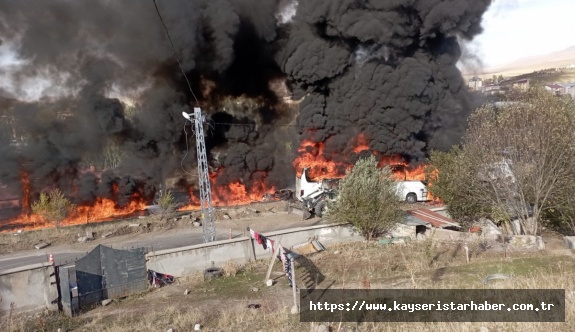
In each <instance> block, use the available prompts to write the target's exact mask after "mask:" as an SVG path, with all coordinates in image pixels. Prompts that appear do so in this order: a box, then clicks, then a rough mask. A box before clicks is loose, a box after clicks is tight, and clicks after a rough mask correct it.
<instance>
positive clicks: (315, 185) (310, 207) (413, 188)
mask: <svg viewBox="0 0 575 332" xmlns="http://www.w3.org/2000/svg"><path fill="white" fill-rule="evenodd" d="M307 171H308V169H307V168H306V169H304V170H303V171H302V174H301V177H297V176H296V181H295V198H296V199H297V200H298V201H300V202H302V203H303V210H304V219H308V218H310V217H311V216H312V215H316V216H318V217H321V216H323V214H324V213H325V212H326V209H327V202H328V201H331V200H334V199H335V197H336V196H337V187H338V185H339V179H323V180H321V181H317V182H316V181H310V180H309V178H308V177H307ZM396 192H397V197H398V199H399V200H400V201H405V202H406V203H410V204H413V203H417V202H426V201H428V200H429V199H428V190H427V186H426V185H425V184H424V183H423V182H422V181H397V185H396Z"/></svg>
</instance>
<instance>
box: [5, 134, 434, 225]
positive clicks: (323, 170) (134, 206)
mask: <svg viewBox="0 0 575 332" xmlns="http://www.w3.org/2000/svg"><path fill="white" fill-rule="evenodd" d="M351 151H352V153H353V154H356V155H359V154H363V155H365V154H366V153H367V154H369V151H370V148H369V144H368V142H367V139H366V138H365V136H364V135H363V134H360V135H359V136H358V137H357V139H356V140H355V142H354V147H353V149H352V150H351ZM371 153H372V154H373V155H375V156H376V158H378V160H379V166H381V167H383V166H387V165H388V166H390V167H391V169H392V171H393V173H394V175H395V177H396V179H397V180H426V174H425V167H426V165H425V164H420V165H417V166H412V165H409V163H408V162H406V161H405V160H404V159H403V158H401V156H398V155H394V156H381V155H379V154H378V153H376V152H371ZM350 157H352V156H350ZM336 159H337V158H334V156H330V155H328V154H327V153H326V152H325V145H324V142H319V143H315V142H312V141H308V140H304V141H303V142H302V143H301V145H300V147H299V149H298V157H297V158H296V159H295V160H294V162H293V166H294V167H295V169H296V171H297V175H298V176H301V173H302V171H303V169H305V168H308V169H309V171H308V177H309V178H310V180H312V181H318V180H321V179H324V178H342V177H344V176H345V172H346V170H347V169H348V168H349V167H351V166H353V165H352V164H351V163H350V162H349V163H348V162H341V161H335V160H336ZM349 159H353V158H349ZM340 160H341V159H340ZM222 171H223V169H221V168H220V169H218V170H216V171H215V172H213V173H211V174H210V183H211V189H212V203H213V205H214V206H232V205H243V204H249V203H252V202H260V201H261V200H262V197H263V196H264V194H272V193H274V192H275V191H276V188H274V187H273V186H269V185H268V184H267V182H266V176H267V174H265V173H262V174H259V175H260V176H259V177H256V176H254V177H255V178H254V179H253V180H252V181H251V183H250V184H249V186H246V184H244V183H242V182H241V181H239V180H238V181H234V182H232V183H228V184H219V183H218V181H217V179H218V177H219V176H220V175H221V173H222ZM20 178H21V185H22V192H23V197H22V201H21V211H22V212H21V214H20V215H19V216H18V217H16V218H14V219H11V220H7V221H5V222H3V225H4V226H3V228H4V229H5V230H10V229H13V228H16V227H17V228H18V229H34V228H42V227H49V226H50V225H51V224H50V223H49V222H48V221H47V220H44V219H43V218H42V217H41V216H39V215H36V214H34V213H32V211H31V201H30V200H31V188H30V179H29V176H28V173H26V172H25V171H22V172H21V174H20ZM112 192H113V193H114V194H118V187H117V185H116V184H113V185H112ZM189 195H190V204H188V205H186V206H184V207H181V208H180V209H179V210H180V211H189V210H198V209H199V208H200V200H199V198H198V197H197V196H196V194H195V193H194V190H193V188H190V189H189ZM432 199H433V200H434V201H438V200H436V199H434V198H433V197H432ZM147 203H149V202H147V201H146V199H144V198H143V197H141V196H140V195H139V194H137V193H135V194H133V195H132V196H131V199H130V201H129V202H128V203H127V204H126V205H124V206H119V205H118V204H117V203H116V202H115V200H113V199H109V198H101V197H99V198H96V200H95V202H94V203H92V204H90V205H77V206H76V207H75V209H74V211H72V212H71V213H70V214H69V216H68V217H67V218H65V219H64V220H62V221H61V222H60V223H59V225H60V226H67V225H75V224H88V223H93V222H101V221H109V220H113V219H118V218H122V217H126V216H132V215H134V214H136V213H138V212H141V211H144V210H145V209H146V205H147Z"/></svg>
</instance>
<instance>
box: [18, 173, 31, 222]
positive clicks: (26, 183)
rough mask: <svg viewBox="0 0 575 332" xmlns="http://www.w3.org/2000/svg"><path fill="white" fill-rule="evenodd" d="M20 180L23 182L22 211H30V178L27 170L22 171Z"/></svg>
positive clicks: (25, 212)
mask: <svg viewBox="0 0 575 332" xmlns="http://www.w3.org/2000/svg"><path fill="white" fill-rule="evenodd" d="M20 182H21V183H22V194H23V195H22V213H24V214H27V213H28V212H29V211H30V179H29V178H28V173H27V172H26V171H21V172H20Z"/></svg>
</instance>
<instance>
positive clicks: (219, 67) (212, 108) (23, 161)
mask: <svg viewBox="0 0 575 332" xmlns="http://www.w3.org/2000/svg"><path fill="white" fill-rule="evenodd" d="M157 2H158V7H159V10H160V12H161V13H162V16H163V19H164V21H165V23H166V25H167V27H168V29H169V31H170V34H171V37H172V40H173V43H174V45H175V47H176V53H177V58H178V60H180V62H181V65H182V67H183V69H184V71H185V72H186V74H187V76H188V78H189V79H190V82H191V84H192V88H193V90H194V92H195V96H196V97H197V98H198V101H199V106H201V107H202V109H203V110H205V111H206V112H207V113H208V115H209V117H210V119H211V120H210V121H209V123H208V126H207V127H206V131H207V137H206V144H207V148H208V152H209V159H210V164H211V166H212V167H213V170H214V171H217V174H218V177H217V182H218V184H226V183H230V182H236V181H237V182H240V183H244V184H245V185H246V186H247V187H248V188H249V187H250V186H251V185H253V184H254V183H256V182H258V181H260V180H263V181H265V182H266V183H269V184H270V185H275V186H276V187H284V186H287V185H290V184H292V182H293V174H294V170H293V169H292V166H291V162H292V160H293V158H294V155H293V152H294V150H295V149H294V147H296V146H297V145H298V142H299V139H311V140H313V141H316V142H319V141H325V142H326V152H330V153H338V152H345V151H346V150H349V149H350V146H349V145H350V141H351V140H352V138H353V137H356V136H357V135H358V134H359V133H360V132H363V133H364V134H365V135H366V137H367V138H368V139H369V141H370V147H371V148H372V149H373V150H376V151H379V152H381V153H382V154H402V155H404V156H407V157H410V158H413V159H418V158H423V157H425V155H426V153H427V152H428V151H429V150H430V149H431V148H446V147H448V146H449V145H451V144H453V143H456V142H457V141H458V139H459V137H460V135H461V133H462V130H463V128H464V125H465V121H466V116H467V114H468V112H469V111H470V109H471V107H470V99H469V95H468V93H467V92H466V90H465V87H464V83H463V80H462V78H461V75H460V73H459V71H458V70H457V68H456V66H455V65H456V63H457V61H458V59H459V57H460V55H461V51H460V46H459V44H458V41H457V39H458V38H463V39H471V38H473V36H475V35H476V34H478V33H480V32H481V26H480V23H481V15H482V14H483V12H484V11H485V10H486V8H487V7H488V5H489V3H490V1H489V0H480V1H477V0H454V1H440V0H420V1H416V0H407V1H405V0H404V1H395V0H385V1H383V0H381V1H351V0H331V1H318V0H306V1H290V0H281V1H280V0H265V1H261V0H197V1H184V0H178V1H162V0H158V1H157ZM0 40H2V43H1V44H0V63H2V64H3V65H2V67H1V68H0V73H1V74H0V115H2V121H0V122H1V123H0V125H1V128H2V135H0V139H1V142H2V143H1V144H2V145H1V147H0V182H2V183H7V184H10V185H18V184H19V183H20V176H21V172H22V171H25V172H26V173H28V175H29V178H30V181H31V186H32V189H33V191H34V192H36V193H37V192H39V191H42V190H46V189H48V188H50V187H60V188H61V189H62V190H64V191H65V192H66V193H68V194H70V195H72V196H73V197H74V199H75V200H76V202H78V203H89V202H91V201H93V200H94V199H95V198H96V197H111V198H114V199H115V200H116V202H118V204H119V205H122V204H125V203H126V201H127V200H129V197H130V196H131V195H132V194H133V193H138V194H139V195H140V196H141V197H147V198H149V197H151V196H153V193H154V191H155V190H157V189H158V187H159V186H160V185H161V184H162V183H164V182H165V181H166V180H167V179H169V178H173V177H180V178H185V179H186V180H185V181H180V183H182V182H194V181H195V180H194V179H190V177H189V176H188V174H187V173H184V172H183V171H182V170H181V167H180V160H181V159H182V157H183V156H184V155H185V154H186V153H187V157H186V159H184V163H183V164H184V167H185V169H186V171H187V172H191V173H192V174H193V173H194V172H195V169H194V167H195V164H196V162H195V157H196V155H195V142H194V140H193V137H192V133H191V129H192V128H191V127H190V126H189V124H188V126H187V127H186V130H185V131H184V124H185V122H184V119H183V118H182V116H181V113H182V111H185V112H191V108H192V107H193V106H198V104H197V103H196V100H195V98H194V96H193V95H192V94H191V93H190V91H189V90H188V89H187V84H186V81H185V79H184V77H183V75H182V74H181V72H180V70H179V68H178V65H177V63H176V61H175V58H174V55H173V51H172V49H171V47H170V43H169V41H168V39H167V37H166V35H165V32H164V30H163V28H162V25H161V22H160V20H159V18H158V16H157V14H156V11H155V8H154V4H153V2H152V1H127V0H126V1H108V0H95V1H89V2H81V3H80V2H77V1H66V0H61V1H46V2H38V3H36V2H35V3H30V2H26V1H17V2H2V3H0ZM286 83H287V86H288V88H289V92H288V89H286V87H285V84H286ZM290 94H293V99H294V100H299V99H301V98H303V100H302V101H301V103H300V104H299V106H294V104H293V103H291V102H287V101H286V97H288V96H289V95H290ZM288 99H289V98H288ZM295 105H297V104H295ZM296 117H297V119H296ZM294 121H295V122H294ZM294 123H295V124H297V125H298V128H301V129H300V132H299V134H300V136H299V137H298V133H296V132H295V131H294V130H293V129H292V128H294V127H290V126H284V125H286V124H294ZM187 146H188V147H189V148H187ZM188 150H189V151H188ZM341 155H342V156H344V155H345V154H344V153H342V154H341ZM102 170H105V172H103V173H101V172H100V171H102Z"/></svg>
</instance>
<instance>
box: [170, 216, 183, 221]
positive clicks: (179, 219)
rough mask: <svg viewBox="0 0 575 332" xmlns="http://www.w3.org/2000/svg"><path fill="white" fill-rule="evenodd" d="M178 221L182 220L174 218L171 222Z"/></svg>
mask: <svg viewBox="0 0 575 332" xmlns="http://www.w3.org/2000/svg"><path fill="white" fill-rule="evenodd" d="M180 219H182V218H179V217H176V218H174V219H172V221H179V220H180Z"/></svg>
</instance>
